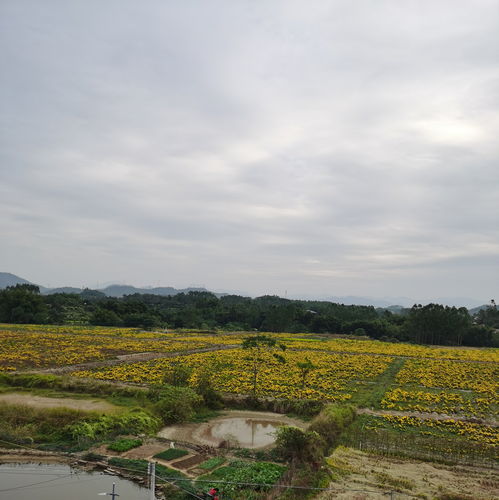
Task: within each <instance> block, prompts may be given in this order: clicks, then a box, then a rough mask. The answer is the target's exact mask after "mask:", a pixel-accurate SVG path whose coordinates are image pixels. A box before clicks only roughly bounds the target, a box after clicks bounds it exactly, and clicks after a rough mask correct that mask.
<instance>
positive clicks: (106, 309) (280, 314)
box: [0, 285, 499, 347]
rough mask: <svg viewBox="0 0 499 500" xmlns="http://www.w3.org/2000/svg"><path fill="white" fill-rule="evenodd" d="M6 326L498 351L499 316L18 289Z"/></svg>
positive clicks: (6, 304)
mask: <svg viewBox="0 0 499 500" xmlns="http://www.w3.org/2000/svg"><path fill="white" fill-rule="evenodd" d="M0 322H3V323H14V324H15V323H36V324H67V325H87V324H88V325H100V326H125V327H138V328H142V329H180V328H187V329H201V330H206V331H217V330H223V331H261V332H288V333H317V334H343V335H356V336H367V337H370V338H372V339H378V340H383V341H390V342H413V343H417V344H429V345H465V346H477V347H479V346H492V347H497V346H499V336H498V330H497V329H498V328H499V311H498V310H497V306H496V305H495V303H494V302H493V301H492V303H491V305H489V306H487V308H485V309H482V310H480V311H478V312H477V313H476V314H474V315H471V314H470V313H469V311H468V310H467V309H466V308H464V307H461V308H456V307H449V306H444V305H441V304H427V305H421V304H415V305H414V306H413V307H412V308H410V309H402V310H401V311H400V312H399V313H393V312H391V311H389V310H387V309H380V308H378V309H377V308H375V307H373V306H357V305H343V304H336V303H332V302H326V301H306V300H289V299H284V298H280V297H277V296H269V295H265V296H262V297H257V298H250V297H241V296H237V295H225V296H222V297H217V296H215V295H214V294H212V293H210V292H189V293H179V294H177V295H171V296H158V295H149V294H134V295H127V296H124V297H120V298H113V297H106V296H105V295H104V294H102V293H100V292H97V291H95V290H88V289H87V290H84V291H83V292H82V293H81V294H66V293H60V294H53V295H46V296H44V295H40V292H39V289H38V287H36V286H34V285H16V286H13V287H8V288H6V289H4V290H1V291H0Z"/></svg>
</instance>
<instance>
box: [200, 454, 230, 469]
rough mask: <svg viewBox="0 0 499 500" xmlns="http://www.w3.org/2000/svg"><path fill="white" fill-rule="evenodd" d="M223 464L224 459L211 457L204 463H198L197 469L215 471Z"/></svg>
mask: <svg viewBox="0 0 499 500" xmlns="http://www.w3.org/2000/svg"><path fill="white" fill-rule="evenodd" d="M223 463H225V458H224V457H213V458H209V459H208V460H205V461H204V462H202V463H200V464H199V465H198V466H197V468H198V469H202V470H212V469H216V468H217V467H219V466H220V465H222V464H223Z"/></svg>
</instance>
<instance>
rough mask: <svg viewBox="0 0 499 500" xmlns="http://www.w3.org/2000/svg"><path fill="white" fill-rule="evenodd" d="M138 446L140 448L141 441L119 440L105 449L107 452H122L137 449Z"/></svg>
mask: <svg viewBox="0 0 499 500" xmlns="http://www.w3.org/2000/svg"><path fill="white" fill-rule="evenodd" d="M138 446H142V441H141V440H140V439H119V440H118V441H114V442H112V443H111V444H108V445H107V448H108V450H112V451H118V452H122V451H128V450H131V449H133V448H137V447H138Z"/></svg>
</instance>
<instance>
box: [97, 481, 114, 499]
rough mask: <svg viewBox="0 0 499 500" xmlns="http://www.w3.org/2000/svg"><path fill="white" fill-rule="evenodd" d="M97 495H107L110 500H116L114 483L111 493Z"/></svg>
mask: <svg viewBox="0 0 499 500" xmlns="http://www.w3.org/2000/svg"><path fill="white" fill-rule="evenodd" d="M99 495H109V496H110V497H111V498H112V500H116V497H119V495H118V493H116V483H113V491H112V493H99Z"/></svg>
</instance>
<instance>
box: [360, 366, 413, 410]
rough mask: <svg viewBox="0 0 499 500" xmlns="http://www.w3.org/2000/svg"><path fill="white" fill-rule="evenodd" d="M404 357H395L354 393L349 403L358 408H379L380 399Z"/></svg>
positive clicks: (391, 382) (393, 380) (392, 382)
mask: <svg viewBox="0 0 499 500" xmlns="http://www.w3.org/2000/svg"><path fill="white" fill-rule="evenodd" d="M404 363H405V359H403V358H395V359H394V360H393V362H392V364H391V365H390V366H389V367H388V369H387V370H385V371H384V372H383V373H382V374H381V375H379V376H378V377H377V378H376V380H375V381H374V383H373V384H370V385H368V386H366V387H364V388H363V389H361V390H359V391H358V392H357V393H355V394H354V396H353V398H352V399H351V403H352V404H354V405H355V406H358V407H359V408H376V409H379V408H381V401H382V400H383V397H384V395H385V393H386V391H387V390H388V389H389V388H390V386H391V385H392V384H395V377H396V376H397V373H398V372H399V371H400V370H401V369H402V367H403V366H404Z"/></svg>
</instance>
